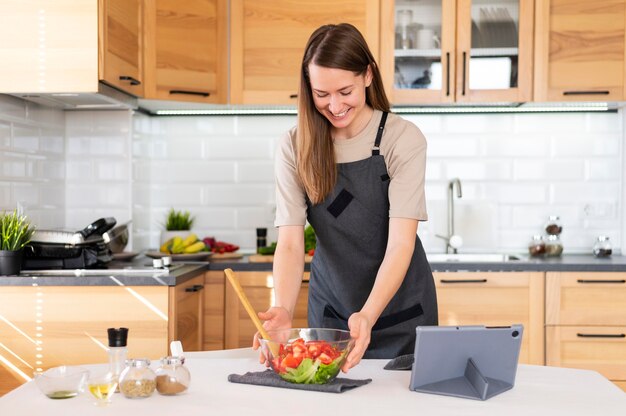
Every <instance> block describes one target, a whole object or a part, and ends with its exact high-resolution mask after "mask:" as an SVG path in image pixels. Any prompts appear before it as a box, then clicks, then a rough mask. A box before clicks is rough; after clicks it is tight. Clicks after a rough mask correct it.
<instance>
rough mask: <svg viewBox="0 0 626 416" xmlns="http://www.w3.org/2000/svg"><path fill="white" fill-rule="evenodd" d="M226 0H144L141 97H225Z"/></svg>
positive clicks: (203, 99) (213, 99)
mask: <svg viewBox="0 0 626 416" xmlns="http://www.w3.org/2000/svg"><path fill="white" fill-rule="evenodd" d="M227 6H228V5H227V0H195V1H182V2H181V1H175V0H145V27H146V28H145V31H144V39H145V45H146V47H145V74H144V75H145V80H146V87H145V98H149V99H158V100H180V101H193V102H199V103H220V104H222V103H226V102H227V100H228V38H227V36H228V32H227V25H228V9H227Z"/></svg>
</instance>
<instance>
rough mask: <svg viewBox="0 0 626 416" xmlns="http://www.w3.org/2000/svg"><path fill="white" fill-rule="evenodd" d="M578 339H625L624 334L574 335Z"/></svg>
mask: <svg viewBox="0 0 626 416" xmlns="http://www.w3.org/2000/svg"><path fill="white" fill-rule="evenodd" d="M576 336H577V337H580V338H626V334H580V333H578V334H576Z"/></svg>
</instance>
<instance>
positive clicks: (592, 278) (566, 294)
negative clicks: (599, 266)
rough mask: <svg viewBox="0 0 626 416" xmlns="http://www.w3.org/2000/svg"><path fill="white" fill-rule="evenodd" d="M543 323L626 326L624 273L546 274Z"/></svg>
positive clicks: (625, 274) (625, 278)
mask: <svg viewBox="0 0 626 416" xmlns="http://www.w3.org/2000/svg"><path fill="white" fill-rule="evenodd" d="M546 325H626V273H591V272H585V273H579V272H566V273H547V274H546Z"/></svg>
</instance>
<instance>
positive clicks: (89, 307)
mask: <svg viewBox="0 0 626 416" xmlns="http://www.w3.org/2000/svg"><path fill="white" fill-rule="evenodd" d="M167 313H168V287H167V286H134V287H124V286H19V287H16V286H2V287H0V318H1V319H0V358H1V360H0V395H2V394H4V393H7V392H8V391H10V390H12V389H13V388H15V387H17V386H19V385H20V384H22V383H24V382H25V381H27V380H29V379H30V378H31V377H32V376H33V372H34V371H35V370H37V369H38V368H41V369H43V370H45V369H48V368H50V367H55V366H59V365H80V364H90V363H106V362H107V361H108V355H107V345H108V340H107V328H110V327H127V328H129V333H128V355H129V356H130V357H150V358H158V357H162V356H164V355H167V353H168V343H167V341H168V316H167Z"/></svg>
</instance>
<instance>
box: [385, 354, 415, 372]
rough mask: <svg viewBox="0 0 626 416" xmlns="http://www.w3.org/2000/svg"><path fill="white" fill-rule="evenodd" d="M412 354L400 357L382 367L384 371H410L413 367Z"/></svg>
mask: <svg viewBox="0 0 626 416" xmlns="http://www.w3.org/2000/svg"><path fill="white" fill-rule="evenodd" d="M413 360H414V357H413V354H406V355H400V356H398V357H396V358H394V359H393V360H391V361H389V362H388V363H387V364H385V366H384V367H383V368H384V369H385V370H410V369H411V368H412V367H413Z"/></svg>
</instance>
